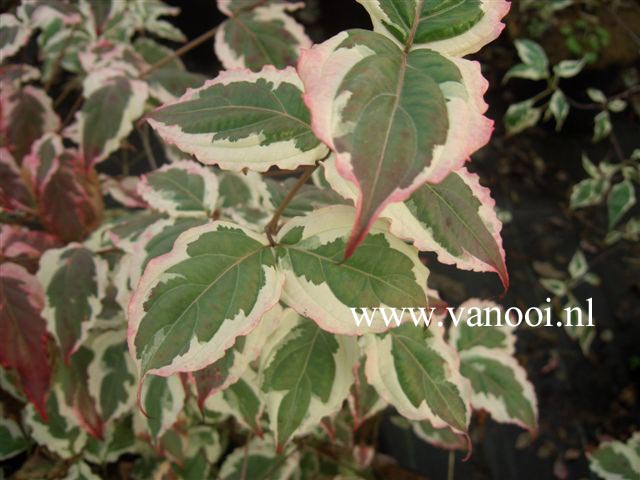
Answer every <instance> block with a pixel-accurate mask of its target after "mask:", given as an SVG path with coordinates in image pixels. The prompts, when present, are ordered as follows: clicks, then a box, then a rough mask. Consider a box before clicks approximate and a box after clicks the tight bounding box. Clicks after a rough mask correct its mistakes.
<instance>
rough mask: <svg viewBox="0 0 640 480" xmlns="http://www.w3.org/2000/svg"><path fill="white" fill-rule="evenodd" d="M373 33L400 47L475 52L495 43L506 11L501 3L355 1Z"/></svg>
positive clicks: (485, 0) (506, 4) (476, 0)
mask: <svg viewBox="0 0 640 480" xmlns="http://www.w3.org/2000/svg"><path fill="white" fill-rule="evenodd" d="M358 3H360V4H362V6H363V7H364V8H366V9H367V12H369V15H370V16H371V21H372V22H373V28H374V30H375V31H376V32H378V33H381V34H384V35H386V36H387V37H389V38H391V39H392V40H394V41H396V42H398V43H399V44H401V45H402V46H404V45H406V44H409V45H411V46H413V47H414V48H425V47H426V48H429V49H431V50H435V51H437V52H441V53H443V54H445V55H455V56H463V55H467V54H469V53H475V52H477V51H478V50H480V48H482V47H483V46H484V45H486V44H487V43H489V42H491V41H493V40H495V39H496V38H497V37H498V35H500V32H501V31H502V29H503V28H504V25H503V24H502V23H500V19H501V18H502V17H504V16H505V15H506V14H507V12H508V11H509V2H506V1H504V0H470V1H464V2H450V1H448V0H436V1H424V0H407V1H403V2H400V3H398V2H395V1H394V0H358Z"/></svg>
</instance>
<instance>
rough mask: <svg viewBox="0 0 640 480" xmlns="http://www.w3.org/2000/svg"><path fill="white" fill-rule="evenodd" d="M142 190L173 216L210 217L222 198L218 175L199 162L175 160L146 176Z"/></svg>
mask: <svg viewBox="0 0 640 480" xmlns="http://www.w3.org/2000/svg"><path fill="white" fill-rule="evenodd" d="M138 193H139V194H140V196H141V197H142V198H143V199H144V200H145V201H146V202H147V203H148V204H149V205H150V206H151V208H154V209H156V210H160V211H161V212H164V213H167V214H169V215H171V216H207V217H210V216H211V215H212V214H213V212H214V210H215V209H216V204H217V201H218V178H217V177H216V176H215V174H214V173H213V172H212V171H211V170H210V169H208V168H206V167H203V166H202V165H200V164H199V163H197V162H193V161H191V162H190V161H181V162H175V163H170V164H168V165H165V166H163V167H162V168H159V169H158V170H154V171H152V172H150V173H148V174H147V175H145V176H143V177H142V180H141V181H140V183H139V184H138Z"/></svg>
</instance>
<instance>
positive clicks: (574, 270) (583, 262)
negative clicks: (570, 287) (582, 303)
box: [569, 250, 589, 278]
mask: <svg viewBox="0 0 640 480" xmlns="http://www.w3.org/2000/svg"><path fill="white" fill-rule="evenodd" d="M588 271H589V264H588V263H587V259H586V258H585V256H584V253H582V250H577V251H576V253H575V254H574V255H573V257H572V258H571V261H570V262H569V275H571V278H579V277H582V276H583V275H584V274H586V273H587V272H588Z"/></svg>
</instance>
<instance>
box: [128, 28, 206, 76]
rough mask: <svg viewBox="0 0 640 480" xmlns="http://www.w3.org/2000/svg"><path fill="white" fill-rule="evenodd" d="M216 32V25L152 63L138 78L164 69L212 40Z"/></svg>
mask: <svg viewBox="0 0 640 480" xmlns="http://www.w3.org/2000/svg"><path fill="white" fill-rule="evenodd" d="M217 30H218V26H217V25H216V26H215V27H213V28H212V29H211V30H209V31H207V32H204V33H203V34H202V35H200V36H198V37H196V38H194V39H193V40H191V41H190V42H189V43H187V44H185V45H183V46H182V47H180V48H179V49H178V50H176V51H175V52H173V53H171V54H170V55H167V56H166V57H164V58H163V59H161V60H158V61H157V62H156V63H154V64H153V65H151V66H150V67H149V68H147V69H146V70H145V71H143V72H142V73H141V74H140V76H139V78H144V77H146V76H147V75H149V74H150V73H152V72H154V71H156V70H157V69H159V68H162V67H164V66H165V65H166V64H167V63H169V62H170V61H172V60H175V59H176V58H178V57H181V56H182V55H184V54H185V53H187V52H189V51H191V50H193V49H194V48H196V47H197V46H199V45H200V44H202V43H204V42H206V41H207V40H209V39H210V38H212V37H213V36H214V35H215V34H216V31H217Z"/></svg>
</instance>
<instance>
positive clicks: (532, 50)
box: [514, 39, 549, 80]
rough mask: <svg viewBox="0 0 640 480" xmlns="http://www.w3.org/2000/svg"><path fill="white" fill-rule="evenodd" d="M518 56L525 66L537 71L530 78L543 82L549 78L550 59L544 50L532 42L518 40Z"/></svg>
mask: <svg viewBox="0 0 640 480" xmlns="http://www.w3.org/2000/svg"><path fill="white" fill-rule="evenodd" d="M514 43H515V45H516V49H517V50H518V56H519V57H520V60H522V61H523V62H524V64H525V65H527V66H528V67H530V68H531V69H532V70H533V71H535V75H532V76H530V77H528V78H530V79H532V80H542V79H544V78H548V77H549V59H548V58H547V54H546V53H544V50H543V48H542V47H541V46H540V45H539V44H537V43H536V42H534V41H532V40H527V39H518V40H516V41H515V42H514Z"/></svg>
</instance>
